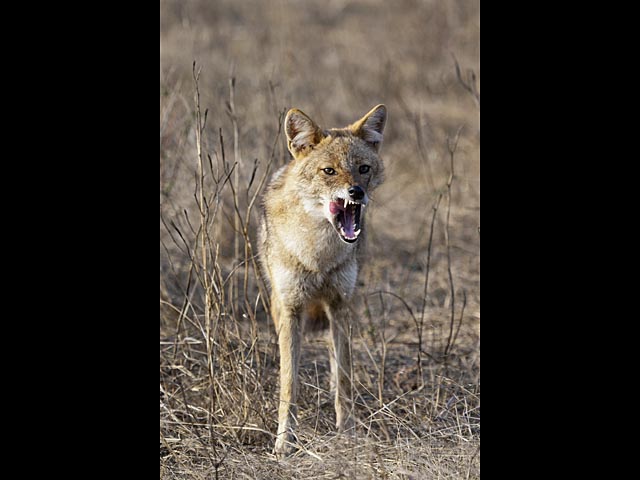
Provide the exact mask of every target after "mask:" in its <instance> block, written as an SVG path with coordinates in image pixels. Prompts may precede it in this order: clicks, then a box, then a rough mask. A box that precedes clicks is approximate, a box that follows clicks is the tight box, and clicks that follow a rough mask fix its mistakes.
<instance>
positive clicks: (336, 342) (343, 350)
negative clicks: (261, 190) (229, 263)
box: [259, 105, 387, 456]
mask: <svg viewBox="0 0 640 480" xmlns="http://www.w3.org/2000/svg"><path fill="white" fill-rule="evenodd" d="M386 120H387V109H386V107H385V106H384V105H378V106H376V107H374V108H373V109H372V110H371V111H370V112H369V113H367V114H366V115H365V116H364V117H362V118H361V119H360V120H358V121H356V122H355V123H353V124H351V125H349V126H347V127H345V128H334V129H328V130H324V129H322V128H320V127H319V126H318V125H316V123H315V122H314V121H313V120H311V119H310V118H309V117H308V116H307V115H305V114H304V113H303V112H301V111H300V110H297V109H291V110H289V112H288V113H287V116H286V118H285V125H284V127H285V132H286V135H287V140H288V142H287V144H288V147H289V151H290V152H291V155H292V156H293V161H291V162H290V163H289V164H287V165H286V166H284V167H282V168H281V169H280V170H278V171H277V172H276V173H275V174H274V175H273V178H272V179H271V182H270V184H269V186H268V187H267V190H266V192H265V194H264V199H263V210H264V215H263V220H262V224H261V226H260V240H259V244H260V260H261V264H262V266H263V268H262V270H263V274H264V276H265V277H266V280H267V281H268V283H269V284H270V289H271V316H272V317H273V320H274V323H275V327H276V331H277V334H278V344H279V347H280V404H279V409H278V422H279V424H278V435H277V438H276V443H275V449H274V451H275V453H276V455H278V456H283V455H288V454H290V453H291V452H292V451H293V450H294V449H295V444H296V439H295V435H294V427H295V425H296V423H297V420H296V413H297V408H296V400H297V391H298V387H297V376H298V365H299V362H300V344H301V341H302V335H303V331H304V325H305V323H306V322H310V321H313V322H318V321H326V320H328V323H329V331H330V338H331V340H332V342H331V344H332V345H331V346H330V347H331V355H330V364H331V386H332V389H334V390H335V410H336V427H337V429H338V431H343V430H345V429H346V428H350V426H351V423H352V419H351V416H350V410H351V363H350V362H351V359H350V354H349V330H350V324H351V321H352V320H351V309H350V300H351V297H352V295H353V291H354V287H355V283H356V277H357V274H358V263H357V258H356V254H357V252H358V250H359V249H360V248H361V246H362V243H363V240H364V238H363V237H364V236H365V215H364V211H365V207H366V205H367V204H368V202H369V195H370V193H371V192H372V191H373V190H374V189H375V188H376V187H377V186H378V185H380V184H381V183H382V180H383V173H384V166H383V164H382V161H381V160H380V157H379V156H378V152H379V150H380V146H381V144H382V133H383V131H384V127H385V123H386Z"/></svg>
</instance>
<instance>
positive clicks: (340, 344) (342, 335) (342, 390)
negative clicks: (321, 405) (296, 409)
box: [326, 296, 353, 432]
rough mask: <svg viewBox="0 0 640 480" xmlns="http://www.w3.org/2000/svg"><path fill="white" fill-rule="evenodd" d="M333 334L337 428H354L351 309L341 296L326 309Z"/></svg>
mask: <svg viewBox="0 0 640 480" xmlns="http://www.w3.org/2000/svg"><path fill="white" fill-rule="evenodd" d="M326 312H327V317H329V325H330V326H329V328H330V334H331V348H330V350H331V358H330V364H331V387H332V389H333V390H334V391H335V409H336V428H337V429H338V431H339V432H342V431H344V430H347V429H349V428H350V427H351V426H352V423H353V422H352V419H351V405H352V403H351V352H350V348H349V345H350V341H349V340H350V337H351V335H350V329H351V309H350V308H349V305H348V304H347V302H346V301H345V299H344V298H342V297H341V296H340V297H339V298H338V299H337V300H336V301H334V302H332V303H331V304H328V305H327V308H326Z"/></svg>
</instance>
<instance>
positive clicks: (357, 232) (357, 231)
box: [353, 228, 362, 237]
mask: <svg viewBox="0 0 640 480" xmlns="http://www.w3.org/2000/svg"><path fill="white" fill-rule="evenodd" d="M361 230H362V229H361V228H359V229H358V230H356V231H355V232H353V233H355V235H356V237H357V236H358V235H360V231H361Z"/></svg>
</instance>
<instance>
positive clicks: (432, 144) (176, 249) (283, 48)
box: [160, 0, 480, 480]
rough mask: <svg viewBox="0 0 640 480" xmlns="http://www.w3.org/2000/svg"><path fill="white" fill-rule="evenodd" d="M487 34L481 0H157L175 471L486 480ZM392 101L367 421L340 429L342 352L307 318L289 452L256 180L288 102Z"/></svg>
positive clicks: (359, 373)
mask: <svg viewBox="0 0 640 480" xmlns="http://www.w3.org/2000/svg"><path fill="white" fill-rule="evenodd" d="M479 37H480V14H479V2H478V1H477V0H461V1H456V0H423V1H419V0H399V1H393V2H391V1H389V2H383V1H374V0H355V1H348V0H324V1H320V0H312V1H301V0H300V1H294V0H279V1H257V0H255V1H238V0H211V1H202V0H191V1H186V0H181V1H176V0H161V2H160V477H161V478H166V479H173V478H176V479H181V478H189V479H205V478H206V479H214V478H220V479H222V478H224V479H227V478H228V479H236V478H237V479H271V480H273V479H288V478H305V479H315V478H323V479H325V478H326V479H337V478H353V479H378V478H383V479H422V478H425V479H441V478H442V479H445V478H451V479H453V478H456V479H457V478H462V479H465V478H479V476H480V455H479V449H480V327H479V322H480V260H479V254H480V228H479V225H480V166H479V162H480V97H479V93H478V92H479V88H480V87H479V78H480V68H479V67H480V65H479V64H480V58H479V57H480V53H479V52H480V46H479ZM194 61H195V62H196V66H195V72H194V68H193V63H194ZM198 72H199V76H198ZM194 77H197V78H198V81H197V87H198V91H199V105H200V107H199V108H198V97H197V95H196V82H195V79H194ZM378 103H385V104H386V105H387V107H388V110H389V118H388V122H387V128H386V131H385V142H384V144H383V147H382V152H381V157H382V159H383V161H384V162H385V166H386V182H385V183H384V184H383V186H381V187H380V188H379V189H378V190H377V191H376V192H375V195H374V197H373V198H372V202H371V208H370V209H368V210H367V215H368V217H367V219H368V229H369V232H368V233H369V235H368V238H367V241H368V246H367V253H366V257H365V258H366V260H365V261H364V262H363V264H362V268H361V272H360V275H359V283H358V287H357V290H356V295H355V298H354V302H353V308H354V310H355V312H356V318H357V319H358V320H357V322H356V323H355V324H354V325H353V331H352V339H351V340H352V356H353V368H354V372H353V373H354V405H355V406H354V410H355V412H354V414H355V417H356V418H357V431H356V433H355V435H353V436H339V435H337V434H336V433H335V432H334V430H333V427H332V425H333V423H334V421H335V414H334V411H333V401H332V398H331V396H330V394H329V391H328V390H329V379H328V371H329V359H328V352H327V348H326V346H325V343H324V337H323V332H309V334H308V336H307V339H306V342H305V345H304V347H303V353H302V368H301V371H302V373H301V382H302V383H301V392H300V399H299V406H300V408H299V417H300V418H299V421H300V425H299V428H298V431H297V433H298V436H299V439H300V442H301V444H302V449H301V450H300V451H299V452H298V453H296V454H295V455H294V456H292V457H290V458H288V459H286V460H282V461H278V460H276V458H275V457H274V456H273V455H272V448H273V444H274V434H275V432H276V428H277V405H278V349H277V342H276V336H275V331H274V328H273V324H272V321H271V318H270V317H269V315H268V313H267V310H266V302H267V298H266V297H265V290H264V285H263V284H262V282H261V281H260V280H259V277H258V276H257V275H256V263H255V257H254V256H255V253H256V252H255V244H256V227H257V225H258V222H259V213H260V194H261V191H262V189H263V187H264V182H265V179H266V178H268V176H269V175H270V174H271V173H272V172H273V171H275V170H276V169H277V168H278V167H280V166H281V165H283V164H285V163H286V162H288V161H289V154H288V151H287V149H286V143H285V140H284V139H283V135H282V132H281V129H280V127H281V124H282V120H283V114H284V113H285V112H286V110H287V109H288V108H291V107H297V108H300V109H302V110H303V111H304V112H306V113H307V114H309V115H310V116H311V117H312V118H313V119H314V120H316V121H317V122H318V123H320V124H321V125H323V126H325V127H339V126H344V125H346V124H347V123H350V122H352V121H353V120H355V119H357V118H359V117H360V116H362V115H363V114H364V113H366V112H367V111H368V110H369V109H370V108H371V107H372V106H374V105H376V104H378Z"/></svg>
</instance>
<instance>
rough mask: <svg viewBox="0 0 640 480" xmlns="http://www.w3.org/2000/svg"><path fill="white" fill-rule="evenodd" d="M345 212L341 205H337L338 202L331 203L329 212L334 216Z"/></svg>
mask: <svg viewBox="0 0 640 480" xmlns="http://www.w3.org/2000/svg"><path fill="white" fill-rule="evenodd" d="M343 210H344V207H343V206H342V205H340V204H339V203H336V202H331V203H329V211H330V212H331V214H332V215H335V214H336V213H338V212H341V211H343Z"/></svg>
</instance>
